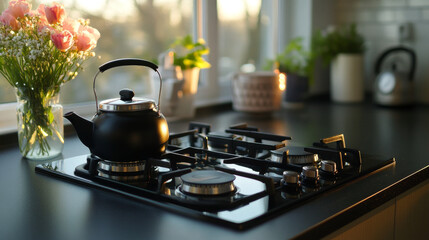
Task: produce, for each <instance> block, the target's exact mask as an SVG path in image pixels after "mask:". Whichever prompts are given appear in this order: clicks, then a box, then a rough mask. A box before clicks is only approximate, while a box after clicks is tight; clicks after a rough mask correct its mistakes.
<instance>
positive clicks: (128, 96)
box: [99, 89, 156, 112]
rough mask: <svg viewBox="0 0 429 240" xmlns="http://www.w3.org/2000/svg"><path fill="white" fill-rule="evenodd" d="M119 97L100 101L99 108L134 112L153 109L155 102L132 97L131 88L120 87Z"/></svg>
mask: <svg viewBox="0 0 429 240" xmlns="http://www.w3.org/2000/svg"><path fill="white" fill-rule="evenodd" d="M119 95H120V96H121V97H120V98H113V99H107V100H104V101H101V102H100V105H99V107H100V110H102V111H106V112H136V111H143V110H150V109H155V106H156V105H155V102H154V101H153V100H151V99H148V98H133V97H134V92H133V91H132V90H131V89H122V90H121V91H120V92H119Z"/></svg>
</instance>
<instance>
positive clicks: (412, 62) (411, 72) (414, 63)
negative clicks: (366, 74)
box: [375, 47, 416, 81]
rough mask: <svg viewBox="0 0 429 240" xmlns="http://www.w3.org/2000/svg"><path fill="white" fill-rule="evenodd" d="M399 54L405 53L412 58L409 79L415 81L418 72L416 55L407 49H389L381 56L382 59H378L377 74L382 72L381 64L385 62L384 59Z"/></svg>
mask: <svg viewBox="0 0 429 240" xmlns="http://www.w3.org/2000/svg"><path fill="white" fill-rule="evenodd" d="M397 51H398V52H399V51H404V52H406V53H407V54H409V55H410V57H411V69H410V72H409V74H408V79H409V80H410V81H411V80H413V77H414V71H415V70H416V53H415V52H414V51H413V50H412V49H410V48H407V47H393V48H389V49H387V50H386V51H385V52H384V53H383V54H381V56H380V57H378V59H377V61H376V64H375V74H376V75H378V74H379V73H380V72H381V62H382V61H383V60H384V58H385V57H386V56H387V55H389V54H391V53H392V52H397Z"/></svg>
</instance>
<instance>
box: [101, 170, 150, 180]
mask: <svg viewBox="0 0 429 240" xmlns="http://www.w3.org/2000/svg"><path fill="white" fill-rule="evenodd" d="M98 176H100V177H104V178H109V179H112V180H115V181H120V182H136V181H140V180H143V179H144V175H143V174H139V175H113V174H108V173H104V172H102V171H99V172H98Z"/></svg>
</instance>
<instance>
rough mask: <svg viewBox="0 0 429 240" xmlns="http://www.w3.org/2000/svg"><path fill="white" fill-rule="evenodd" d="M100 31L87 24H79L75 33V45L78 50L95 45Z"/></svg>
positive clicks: (84, 49)
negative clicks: (77, 31)
mask: <svg viewBox="0 0 429 240" xmlns="http://www.w3.org/2000/svg"><path fill="white" fill-rule="evenodd" d="M99 38H100V32H99V31H98V30H97V29H95V28H92V27H89V26H81V27H80V28H79V33H78V35H77V41H76V46H77V50H78V51H87V50H91V49H93V48H95V46H97V40H98V39H99Z"/></svg>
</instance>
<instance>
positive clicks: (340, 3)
mask: <svg viewBox="0 0 429 240" xmlns="http://www.w3.org/2000/svg"><path fill="white" fill-rule="evenodd" d="M316 1H317V2H319V1H318V0H316ZM334 5H335V6H333V7H334V9H335V14H334V15H335V20H334V22H335V23H336V24H347V23H352V22H355V23H356V24H357V26H358V30H359V32H360V33H362V34H363V35H364V37H365V39H366V46H367V50H366V52H365V85H366V88H367V90H370V89H371V88H372V82H373V81H374V78H375V74H374V65H375V61H376V58H377V57H378V56H379V55H380V54H381V53H382V52H383V51H384V50H385V49H386V48H388V47H393V46H396V45H399V43H400V42H399V25H400V24H403V23H407V22H409V23H411V25H412V39H410V40H408V41H406V42H403V44H404V45H406V46H408V47H410V48H412V49H414V50H415V51H416V54H417V68H416V74H415V77H414V80H415V87H416V88H415V90H416V94H417V101H419V102H424V103H429V94H428V93H429V67H427V66H428V65H429V0H335V4H334Z"/></svg>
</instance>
